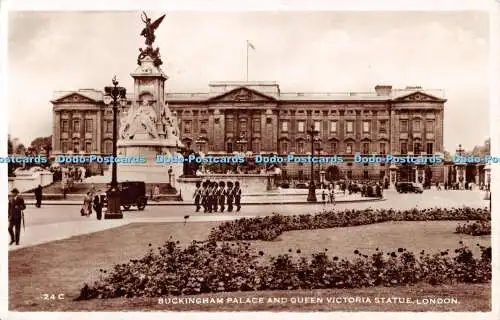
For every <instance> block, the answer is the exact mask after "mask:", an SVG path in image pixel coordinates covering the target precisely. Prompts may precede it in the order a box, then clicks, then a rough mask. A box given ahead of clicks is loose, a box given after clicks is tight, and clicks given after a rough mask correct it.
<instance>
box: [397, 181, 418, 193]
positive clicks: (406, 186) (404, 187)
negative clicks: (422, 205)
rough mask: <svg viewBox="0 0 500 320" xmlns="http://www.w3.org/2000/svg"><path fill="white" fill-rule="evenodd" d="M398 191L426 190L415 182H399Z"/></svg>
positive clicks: (416, 191) (414, 191) (413, 191)
mask: <svg viewBox="0 0 500 320" xmlns="http://www.w3.org/2000/svg"><path fill="white" fill-rule="evenodd" d="M396 191H397V192H399V193H422V192H424V190H423V189H422V188H421V187H420V186H418V185H417V184H416V183H414V182H398V183H397V184H396Z"/></svg>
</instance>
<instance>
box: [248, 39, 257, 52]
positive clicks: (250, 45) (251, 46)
mask: <svg viewBox="0 0 500 320" xmlns="http://www.w3.org/2000/svg"><path fill="white" fill-rule="evenodd" d="M247 45H248V46H249V47H250V48H252V49H253V50H255V47H254V46H253V44H252V43H251V42H250V41H248V40H247Z"/></svg>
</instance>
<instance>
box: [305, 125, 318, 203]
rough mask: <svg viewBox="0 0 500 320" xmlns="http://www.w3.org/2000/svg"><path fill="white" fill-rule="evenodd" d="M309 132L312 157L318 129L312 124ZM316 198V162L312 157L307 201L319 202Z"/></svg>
mask: <svg viewBox="0 0 500 320" xmlns="http://www.w3.org/2000/svg"><path fill="white" fill-rule="evenodd" d="M307 134H308V135H309V136H310V138H311V157H312V156H314V136H315V135H316V134H317V131H316V130H314V125H312V126H311V130H307ZM317 201H318V200H317V199H316V187H315V186H314V164H313V161H312V159H311V182H310V183H309V193H308V195H307V202H317Z"/></svg>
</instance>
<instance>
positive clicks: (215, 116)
mask: <svg viewBox="0 0 500 320" xmlns="http://www.w3.org/2000/svg"><path fill="white" fill-rule="evenodd" d="M51 102H52V104H53V125H54V126H53V149H54V152H55V153H56V154H57V153H68V152H76V153H97V154H110V153H111V152H112V128H113V122H112V119H113V114H112V111H111V108H109V107H106V106H105V105H104V103H103V93H102V92H101V91H98V90H93V89H82V90H77V91H71V92H56V93H55V95H54V98H53V100H52V101H51ZM165 103H168V106H169V108H170V109H171V110H172V111H174V112H176V114H177V117H178V123H179V129H180V134H181V140H182V142H183V144H184V145H185V146H186V147H188V148H190V149H192V150H195V151H201V152H203V153H204V154H231V153H233V152H235V151H238V152H245V153H247V154H256V153H260V154H263V153H265V154H288V153H294V154H295V155H308V154H311V151H313V152H314V154H322V155H339V156H343V158H344V163H342V164H337V165H334V164H332V165H330V164H322V165H316V166H315V167H314V176H315V178H316V179H320V176H321V175H323V178H325V179H327V180H336V179H341V178H350V179H370V180H380V179H388V177H389V174H390V172H393V171H396V172H397V174H398V176H399V177H398V179H400V180H412V181H419V182H422V181H432V182H443V181H445V180H446V179H447V178H446V176H447V175H445V172H444V166H443V165H433V166H420V165H419V166H392V167H389V165H384V164H378V165H372V164H370V165H360V164H356V163H354V161H353V158H354V154H356V153H362V154H364V155H370V154H394V155H400V154H410V155H411V154H414V155H435V154H442V153H443V151H444V150H443V117H444V104H445V103H446V99H444V96H443V91H442V90H425V89H423V88H421V87H407V88H405V89H393V88H392V87H391V86H388V85H378V86H376V87H375V89H374V91H373V92H348V93H307V92H294V93H289V92H281V90H280V87H279V85H278V84H277V83H275V82H213V83H210V84H209V90H208V92H204V93H167V94H166V95H165ZM130 105H131V101H129V106H130ZM126 108H127V107H126ZM126 108H125V109H126ZM312 129H313V130H314V131H315V134H313V135H311V134H310V130H312ZM311 137H312V139H311ZM281 172H282V178H284V179H289V178H291V179H296V180H306V179H309V178H310V166H309V165H307V164H304V165H301V164H290V163H289V164H287V165H283V166H282V167H281ZM322 172H323V174H321V173H322Z"/></svg>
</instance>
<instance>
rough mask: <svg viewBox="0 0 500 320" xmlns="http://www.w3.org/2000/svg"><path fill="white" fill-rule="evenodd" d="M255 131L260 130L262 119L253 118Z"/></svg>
mask: <svg viewBox="0 0 500 320" xmlns="http://www.w3.org/2000/svg"><path fill="white" fill-rule="evenodd" d="M253 131H254V132H260V119H253Z"/></svg>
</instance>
